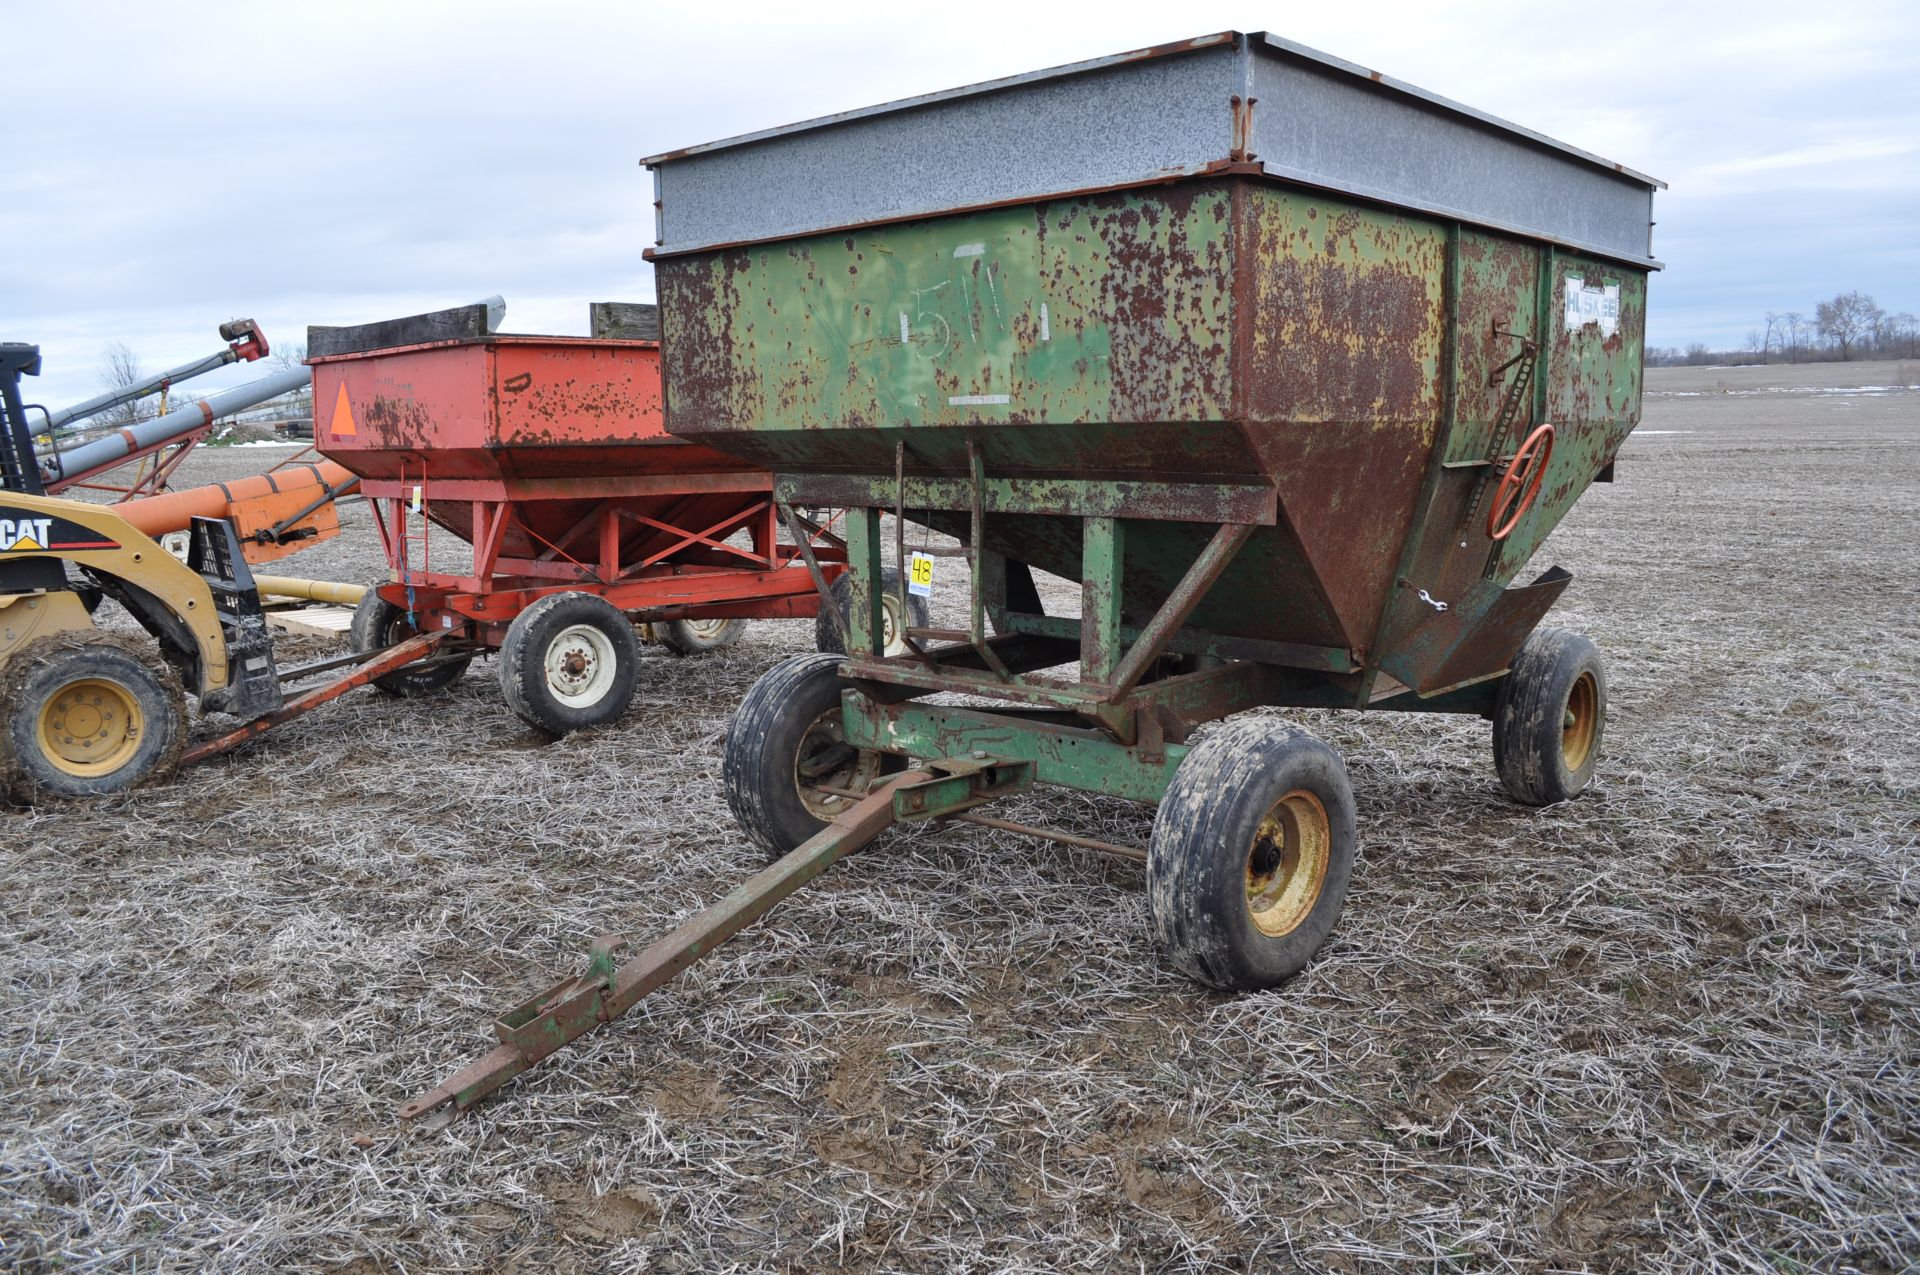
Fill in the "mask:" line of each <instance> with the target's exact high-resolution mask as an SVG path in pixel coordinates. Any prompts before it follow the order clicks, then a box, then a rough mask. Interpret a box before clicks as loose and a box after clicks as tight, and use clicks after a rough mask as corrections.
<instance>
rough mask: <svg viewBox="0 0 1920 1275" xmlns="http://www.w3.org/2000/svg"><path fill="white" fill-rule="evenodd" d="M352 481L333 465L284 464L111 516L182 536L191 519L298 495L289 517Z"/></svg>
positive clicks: (120, 507)
mask: <svg viewBox="0 0 1920 1275" xmlns="http://www.w3.org/2000/svg"><path fill="white" fill-rule="evenodd" d="M349 481H357V479H356V478H355V475H354V474H353V471H351V470H349V469H347V468H346V467H345V466H342V465H336V464H334V463H333V462H332V461H330V460H327V461H318V462H314V463H311V464H299V465H289V466H288V467H287V468H285V469H282V470H279V471H277V472H275V473H271V474H256V475H255V476H253V477H252V478H241V479H237V480H235V481H234V482H230V483H210V484H208V485H207V486H205V487H193V488H189V489H188V490H186V491H170V492H168V493H166V494H165V495H163V496H146V497H143V498H141V499H139V500H127V501H122V502H121V503H120V504H117V505H115V506H114V507H113V512H115V513H117V514H119V515H120V516H121V517H122V518H125V519H126V520H127V521H128V522H129V523H132V524H133V526H134V527H135V528H137V529H138V530H140V531H143V532H145V533H146V534H147V535H149V536H163V535H165V534H166V533H167V532H169V531H185V530H186V529H187V527H188V526H190V525H191V524H192V521H193V520H194V519H195V518H225V517H227V516H228V515H229V514H230V513H231V511H232V508H233V506H235V505H237V504H240V503H241V502H243V501H248V500H256V499H258V498H259V497H261V496H271V495H275V494H284V495H289V496H291V495H293V494H294V493H302V494H303V497H304V498H303V499H300V500H297V501H294V502H292V503H291V507H290V508H289V509H288V512H289V513H291V512H292V511H293V510H294V509H297V508H299V507H300V506H301V505H303V504H306V503H307V502H308V501H311V500H313V499H315V498H317V497H318V496H319V495H320V494H321V491H320V488H321V487H322V486H323V485H324V486H327V487H336V488H337V487H339V486H340V485H341V484H342V483H346V482H349Z"/></svg>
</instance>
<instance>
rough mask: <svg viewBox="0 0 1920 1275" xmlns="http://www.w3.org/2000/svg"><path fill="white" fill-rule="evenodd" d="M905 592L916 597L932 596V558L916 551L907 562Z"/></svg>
mask: <svg viewBox="0 0 1920 1275" xmlns="http://www.w3.org/2000/svg"><path fill="white" fill-rule="evenodd" d="M907 592H908V593H911V594H912V595H913V596H914V597H916V598H930V597H932V596H933V559H932V558H929V557H928V556H927V555H926V554H924V553H916V554H914V555H913V557H912V558H911V559H909V560H908V562H907Z"/></svg>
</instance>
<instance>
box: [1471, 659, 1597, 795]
mask: <svg viewBox="0 0 1920 1275" xmlns="http://www.w3.org/2000/svg"><path fill="white" fill-rule="evenodd" d="M1606 725H1607V666H1606V664H1605V662H1603V661H1602V660H1601V658H1600V650H1599V648H1598V647H1596V646H1594V644H1593V642H1592V641H1591V640H1589V639H1588V638H1587V636H1586V635H1585V634H1582V633H1575V632H1573V631H1572V630H1570V629H1536V630H1535V631H1534V633H1533V635H1532V636H1531V637H1529V638H1528V639H1527V640H1526V644H1525V645H1523V646H1522V647H1521V648H1520V654H1519V655H1517V656H1515V657H1514V660H1513V668H1512V670H1511V671H1510V672H1508V674H1507V675H1506V677H1505V678H1503V679H1502V680H1501V682H1500V692H1499V696H1498V698H1497V699H1496V700H1495V701H1494V709H1493V765H1494V769H1496V770H1497V771H1499V772H1500V782H1501V784H1503V785H1504V786H1505V787H1506V790H1507V792H1508V794H1509V795H1511V796H1512V797H1513V799H1514V800H1515V801H1518V802H1521V803H1523V804H1525V805H1529V806H1551V805H1553V804H1554V803H1555V802H1559V801H1571V800H1572V799H1573V798H1575V797H1578V796H1579V795H1580V794H1581V792H1583V791H1584V790H1585V789H1586V787H1587V785H1588V784H1589V783H1591V782H1593V770H1594V766H1595V764H1596V763H1597V762H1598V761H1599V760H1600V739H1601V736H1602V735H1603V734H1605V732H1606Z"/></svg>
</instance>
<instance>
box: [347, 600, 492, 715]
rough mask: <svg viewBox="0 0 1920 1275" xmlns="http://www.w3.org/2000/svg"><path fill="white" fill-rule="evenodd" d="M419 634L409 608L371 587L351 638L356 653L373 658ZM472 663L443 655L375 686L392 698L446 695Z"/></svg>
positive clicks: (401, 670)
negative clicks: (398, 604) (387, 598)
mask: <svg viewBox="0 0 1920 1275" xmlns="http://www.w3.org/2000/svg"><path fill="white" fill-rule="evenodd" d="M419 632H420V630H418V629H416V628H415V627H414V626H413V621H412V620H410V619H408V618H407V611H406V608H405V607H397V606H395V605H394V604H393V603H391V602H389V601H387V600H386V599H385V598H383V597H381V596H380V594H379V593H378V592H376V590H375V587H374V586H371V585H370V586H368V588H367V592H366V596H364V597H362V598H361V599H360V605H358V606H356V607H355V608H354V609H353V623H352V624H351V625H350V626H348V628H347V638H348V640H349V642H350V643H351V644H352V646H353V649H354V651H355V652H356V653H358V654H361V655H371V654H373V653H374V652H375V651H384V650H386V649H387V648H388V647H390V646H395V645H397V644H399V643H401V642H404V641H406V640H407V639H408V638H410V637H414V636H416V635H417V634H418V633H419ZM471 663H473V656H471V655H442V654H440V653H438V652H435V653H434V654H433V655H430V656H428V657H427V659H426V660H425V661H423V662H422V663H420V664H408V665H405V666H404V667H401V668H397V669H395V670H394V671H393V672H391V673H388V674H387V675H386V676H384V677H377V678H375V679H374V682H373V684H374V685H375V686H377V687H379V688H380V689H381V690H383V691H385V692H386V693H387V694H389V695H400V696H411V695H430V694H432V693H433V692H435V691H444V690H445V689H447V687H449V686H451V685H453V684H454V683H455V682H457V681H459V680H460V675H461V674H462V673H464V672H466V671H467V665H469V664H471Z"/></svg>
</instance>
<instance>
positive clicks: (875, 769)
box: [720, 655, 907, 860]
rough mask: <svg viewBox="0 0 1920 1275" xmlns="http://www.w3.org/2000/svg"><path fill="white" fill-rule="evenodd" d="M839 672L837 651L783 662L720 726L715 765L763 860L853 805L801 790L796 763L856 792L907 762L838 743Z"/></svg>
mask: <svg viewBox="0 0 1920 1275" xmlns="http://www.w3.org/2000/svg"><path fill="white" fill-rule="evenodd" d="M839 670H840V657H839V656H837V655H796V656H794V657H793V658H792V659H789V660H784V661H782V662H781V663H779V664H776V665H774V666H773V667H772V668H771V669H768V670H767V672H766V673H765V674H763V675H762V676H761V678H760V680H759V681H757V682H755V683H754V684H753V686H752V688H751V689H749V690H748V691H747V694H746V698H744V699H742V700H741V701H740V708H739V710H738V711H737V712H735V713H734V715H733V721H732V722H731V723H729V724H728V726H727V743H726V751H725V755H724V757H723V759H722V761H721V767H720V770H721V776H722V778H723V779H724V781H725V784H726V792H727V806H728V808H729V809H731V810H732V811H733V817H734V819H735V820H736V821H738V823H739V824H740V828H741V830H742V831H743V832H745V833H746V834H747V836H748V837H749V838H750V839H751V840H752V841H753V843H754V845H755V846H757V847H758V848H759V849H760V850H761V851H762V852H763V853H764V854H765V855H766V856H767V858H768V859H769V860H772V859H778V858H779V857H780V856H782V855H784V854H786V853H787V852H788V851H789V850H792V849H793V848H794V847H795V846H797V845H799V844H800V843H801V842H803V841H805V840H807V838H809V837H811V836H813V835H814V834H815V833H817V832H819V831H820V830H821V829H822V828H824V827H826V826H827V824H828V823H829V822H830V821H831V819H832V818H833V816H834V815H836V814H838V813H839V811H841V810H845V809H849V808H851V807H852V805H853V799H850V798H845V797H839V798H836V797H832V796H831V795H829V794H820V793H815V794H813V796H812V797H811V798H809V797H808V796H806V795H803V794H802V792H801V790H800V780H801V771H802V769H803V767H805V768H812V769H817V770H818V772H819V773H818V774H817V775H813V776H812V777H813V778H814V779H816V781H817V782H822V783H826V784H828V785H830V786H833V787H837V788H845V789H847V790H848V791H863V790H864V789H865V788H866V787H867V786H869V785H870V784H871V783H872V782H873V781H875V780H877V779H878V778H879V777H880V776H882V775H889V774H893V773H896V772H898V771H900V770H902V769H904V768H905V766H906V764H907V759H906V758H904V757H896V756H894V755H892V754H890V753H870V752H861V751H859V750H856V749H853V748H852V747H851V746H849V745H848V744H846V743H845V741H844V738H843V732H842V731H841V729H840V724H839V720H838V716H837V714H838V712H839V709H840V692H841V690H842V689H843V688H844V687H845V686H846V683H845V681H843V680H842V679H841V677H840V671H839ZM803 748H804V749H805V750H806V754H805V756H803V755H802V750H803ZM836 763H837V764H836ZM809 801H811V802H812V806H811V808H810V807H809Z"/></svg>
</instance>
